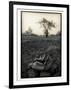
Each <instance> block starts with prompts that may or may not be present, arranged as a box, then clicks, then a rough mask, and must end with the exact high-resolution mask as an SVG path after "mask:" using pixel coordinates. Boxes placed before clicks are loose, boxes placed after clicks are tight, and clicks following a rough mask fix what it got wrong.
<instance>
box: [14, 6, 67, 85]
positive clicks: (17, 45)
mask: <svg viewBox="0 0 71 90" xmlns="http://www.w3.org/2000/svg"><path fill="white" fill-rule="evenodd" d="M13 8H14V15H13V16H14V20H13V21H14V22H13V25H14V27H13V30H14V31H13V32H14V33H13V34H14V38H13V47H14V48H13V55H14V57H13V65H14V69H13V73H14V74H13V77H14V78H13V81H14V82H13V83H14V85H29V84H42V83H59V82H60V83H61V82H66V81H67V53H66V52H67V51H66V48H67V41H66V40H67V39H66V38H67V9H66V8H60V7H59V8H58V7H42V6H40V7H39V6H27V5H14V6H13ZM25 9H37V10H38V9H40V10H42V11H43V12H46V11H47V12H50V10H51V11H52V12H56V11H58V13H62V76H61V77H50V78H42V79H41V78H36V79H35V78H33V79H31V78H27V79H21V73H20V72H21V71H20V70H21V52H20V51H21V23H20V22H21V20H20V19H21V11H24V10H25Z"/></svg>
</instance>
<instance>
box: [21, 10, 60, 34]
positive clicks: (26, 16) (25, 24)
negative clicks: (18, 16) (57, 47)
mask: <svg viewBox="0 0 71 90" xmlns="http://www.w3.org/2000/svg"><path fill="white" fill-rule="evenodd" d="M60 17H61V15H60V14H53V13H36V12H34V13H33V12H22V33H24V32H25V31H27V30H28V28H29V27H31V29H32V33H34V34H38V35H44V31H43V28H41V26H40V24H39V23H38V22H39V21H41V20H42V19H43V18H45V19H47V20H49V21H53V22H54V23H55V24H56V28H52V30H50V31H49V33H50V34H56V33H57V32H58V31H60V22H61V21H60V20H61V19H60Z"/></svg>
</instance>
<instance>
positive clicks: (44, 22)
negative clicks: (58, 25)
mask: <svg viewBox="0 0 71 90" xmlns="http://www.w3.org/2000/svg"><path fill="white" fill-rule="evenodd" d="M39 23H40V25H41V26H42V27H43V28H44V34H45V36H46V37H48V34H49V32H48V31H49V30H51V28H52V27H54V28H55V24H54V23H53V22H52V21H48V20H47V19H45V18H43V19H42V20H41V21H40V22H39Z"/></svg>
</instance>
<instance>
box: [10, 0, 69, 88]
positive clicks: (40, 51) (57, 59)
mask: <svg viewBox="0 0 71 90" xmlns="http://www.w3.org/2000/svg"><path fill="white" fill-rule="evenodd" d="M58 85H69V5H64V4H49V3H33V2H15V1H10V2H9V88H25V87H42V86H58Z"/></svg>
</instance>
